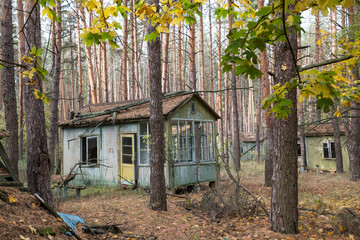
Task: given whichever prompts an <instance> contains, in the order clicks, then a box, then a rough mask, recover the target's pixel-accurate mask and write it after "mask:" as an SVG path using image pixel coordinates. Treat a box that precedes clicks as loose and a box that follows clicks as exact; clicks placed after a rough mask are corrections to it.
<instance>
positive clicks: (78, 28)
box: [75, 1, 84, 110]
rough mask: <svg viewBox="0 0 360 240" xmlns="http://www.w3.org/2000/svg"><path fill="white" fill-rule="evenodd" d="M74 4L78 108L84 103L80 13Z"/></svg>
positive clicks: (77, 5) (77, 4)
mask: <svg viewBox="0 0 360 240" xmlns="http://www.w3.org/2000/svg"><path fill="white" fill-rule="evenodd" d="M75 4H76V12H77V16H76V21H77V24H76V29H77V58H78V59H77V64H78V69H77V70H78V82H79V88H78V91H79V94H78V110H80V109H81V108H82V107H83V105H84V99H83V79H82V66H81V41H80V15H79V3H78V1H75Z"/></svg>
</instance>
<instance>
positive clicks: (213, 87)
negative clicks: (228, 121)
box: [209, 0, 215, 109]
mask: <svg viewBox="0 0 360 240" xmlns="http://www.w3.org/2000/svg"><path fill="white" fill-rule="evenodd" d="M211 11H212V9H211V0H209V44H210V47H209V48H210V50H209V54H210V84H211V90H212V91H215V80H214V64H213V45H212V44H213V43H212V41H213V40H212V21H211V20H212V19H211ZM210 104H211V106H212V108H213V109H215V93H211V94H210Z"/></svg>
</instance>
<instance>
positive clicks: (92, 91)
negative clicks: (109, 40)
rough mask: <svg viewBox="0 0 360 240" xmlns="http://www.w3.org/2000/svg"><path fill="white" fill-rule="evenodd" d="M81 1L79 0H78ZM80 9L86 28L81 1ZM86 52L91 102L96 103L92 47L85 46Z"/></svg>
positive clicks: (83, 25) (82, 21)
mask: <svg viewBox="0 0 360 240" xmlns="http://www.w3.org/2000/svg"><path fill="white" fill-rule="evenodd" d="M78 1H79V0H78ZM79 10H80V19H81V24H82V28H83V29H85V28H86V21H85V12H84V7H83V6H82V4H81V1H79ZM85 54H86V61H87V72H88V82H89V84H88V86H89V91H90V95H91V96H88V97H89V98H90V97H91V103H96V100H97V96H96V89H95V80H94V70H93V64H92V57H91V47H88V46H85Z"/></svg>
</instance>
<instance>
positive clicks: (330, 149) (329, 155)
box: [322, 141, 336, 159]
mask: <svg viewBox="0 0 360 240" xmlns="http://www.w3.org/2000/svg"><path fill="white" fill-rule="evenodd" d="M322 148H323V158H324V159H334V158H336V153H335V142H334V141H329V142H323V143H322Z"/></svg>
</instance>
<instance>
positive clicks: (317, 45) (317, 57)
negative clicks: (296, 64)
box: [313, 12, 322, 121]
mask: <svg viewBox="0 0 360 240" xmlns="http://www.w3.org/2000/svg"><path fill="white" fill-rule="evenodd" d="M320 37H321V33H320V13H319V12H317V14H316V17H315V63H319V62H320V45H321V46H322V43H320V42H319V41H320ZM313 100H314V101H313V104H315V101H316V100H315V99H313ZM315 109H316V120H317V121H320V119H321V110H320V109H317V108H315Z"/></svg>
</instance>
